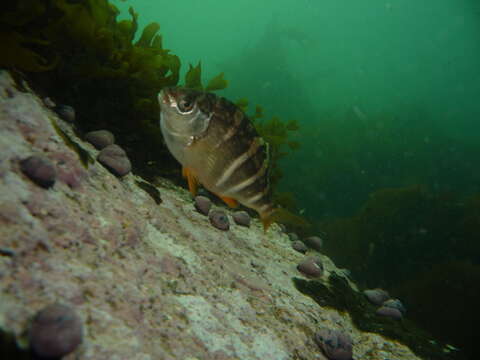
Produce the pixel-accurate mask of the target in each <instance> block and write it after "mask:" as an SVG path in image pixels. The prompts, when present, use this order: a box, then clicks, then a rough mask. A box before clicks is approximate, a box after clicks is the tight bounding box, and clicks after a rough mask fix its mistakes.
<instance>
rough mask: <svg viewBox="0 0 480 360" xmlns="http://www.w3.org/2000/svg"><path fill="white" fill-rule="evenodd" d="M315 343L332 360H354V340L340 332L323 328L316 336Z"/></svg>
mask: <svg viewBox="0 0 480 360" xmlns="http://www.w3.org/2000/svg"><path fill="white" fill-rule="evenodd" d="M315 342H316V343H317V344H318V346H319V347H320V348H321V349H322V350H323V352H324V353H325V355H326V356H327V357H328V358H329V359H330V360H351V359H352V356H353V345H352V340H351V338H350V336H348V335H346V334H344V333H342V332H340V331H337V330H331V329H327V328H323V329H321V330H319V331H318V332H317V333H316V334H315Z"/></svg>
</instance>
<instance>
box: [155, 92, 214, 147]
mask: <svg viewBox="0 0 480 360" xmlns="http://www.w3.org/2000/svg"><path fill="white" fill-rule="evenodd" d="M207 97H208V94H207V93H205V92H201V91H197V90H193V89H187V88H182V87H169V88H164V89H162V91H160V93H159V94H158V102H159V104H160V126H161V128H162V132H163V135H164V136H165V137H173V138H177V139H183V140H185V141H187V142H189V141H190V142H191V141H193V140H194V139H195V138H199V137H201V136H202V135H203V134H204V133H205V132H206V131H207V128H208V125H209V123H210V118H211V113H212V112H211V111H210V107H209V101H208V99H207Z"/></svg>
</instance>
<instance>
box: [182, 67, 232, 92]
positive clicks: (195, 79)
mask: <svg viewBox="0 0 480 360" xmlns="http://www.w3.org/2000/svg"><path fill="white" fill-rule="evenodd" d="M227 86H228V81H227V80H225V78H224V73H223V72H222V73H220V74H218V75H217V76H215V77H213V78H212V79H210V81H209V82H208V84H207V86H205V87H204V86H203V85H202V64H201V62H200V61H199V62H198V64H197V66H192V65H191V64H190V65H189V68H188V71H187V73H186V74H185V87H187V88H189V89H195V90H199V91H202V90H203V91H215V90H223V89H225V88H226V87H227Z"/></svg>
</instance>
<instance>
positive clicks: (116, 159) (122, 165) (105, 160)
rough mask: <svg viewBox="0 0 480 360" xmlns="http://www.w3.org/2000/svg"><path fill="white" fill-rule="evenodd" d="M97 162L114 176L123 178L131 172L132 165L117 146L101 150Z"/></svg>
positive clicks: (109, 146)
mask: <svg viewBox="0 0 480 360" xmlns="http://www.w3.org/2000/svg"><path fill="white" fill-rule="evenodd" d="M97 160H98V161H99V162H100V163H101V164H102V165H103V166H105V167H106V168H107V169H108V170H109V171H110V172H111V173H112V174H114V175H116V176H125V175H127V174H128V173H129V172H130V171H131V170H132V164H131V163H130V160H129V159H128V157H127V154H126V153H125V151H124V150H123V149H122V148H121V147H120V146H118V145H115V144H113V145H108V146H107V147H106V148H104V149H102V151H100V153H99V154H98V156H97Z"/></svg>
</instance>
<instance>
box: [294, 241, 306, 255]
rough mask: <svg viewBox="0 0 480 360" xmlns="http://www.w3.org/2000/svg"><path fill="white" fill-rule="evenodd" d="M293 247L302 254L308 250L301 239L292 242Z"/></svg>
mask: <svg viewBox="0 0 480 360" xmlns="http://www.w3.org/2000/svg"><path fill="white" fill-rule="evenodd" d="M292 248H293V249H294V250H296V251H298V252H301V253H302V254H305V253H306V252H307V250H308V249H307V247H306V246H305V244H304V243H303V242H301V241H300V240H297V241H294V242H293V243H292Z"/></svg>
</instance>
